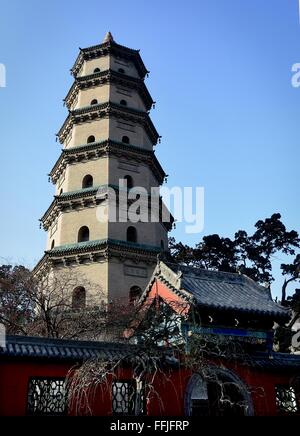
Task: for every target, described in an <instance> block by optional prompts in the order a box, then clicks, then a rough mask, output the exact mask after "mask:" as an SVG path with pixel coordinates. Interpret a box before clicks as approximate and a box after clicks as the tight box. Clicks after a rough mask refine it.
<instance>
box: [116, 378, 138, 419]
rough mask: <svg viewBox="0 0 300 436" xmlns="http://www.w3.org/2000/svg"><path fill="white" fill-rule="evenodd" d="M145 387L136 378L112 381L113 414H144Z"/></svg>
mask: <svg viewBox="0 0 300 436" xmlns="http://www.w3.org/2000/svg"><path fill="white" fill-rule="evenodd" d="M144 406H145V401H144V388H143V386H142V384H141V383H137V382H136V380H126V381H125V380H119V381H115V382H113V383H112V412H113V415H123V416H130V415H131V416H132V415H133V416H136V415H143V414H144V410H145V407H144Z"/></svg>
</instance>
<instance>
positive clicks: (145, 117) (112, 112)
mask: <svg viewBox="0 0 300 436" xmlns="http://www.w3.org/2000/svg"><path fill="white" fill-rule="evenodd" d="M109 116H116V117H119V118H123V119H126V120H127V119H128V120H129V121H132V122H137V123H141V124H143V125H144V127H145V129H146V132H147V134H148V135H149V138H150V140H151V141H152V142H153V144H156V143H157V141H158V139H159V134H158V132H157V130H156V128H155V126H154V124H153V123H152V121H151V119H150V116H149V114H148V113H147V112H143V111H138V110H136V109H132V108H129V107H125V106H122V105H118V104H116V103H112V102H106V103H102V104H98V105H94V106H87V107H84V108H81V109H76V110H74V111H70V113H69V115H68V117H67V119H66V120H65V122H64V124H63V125H62V127H61V128H60V130H59V132H58V133H57V136H58V138H59V140H60V142H61V143H62V142H63V141H64V139H65V137H66V136H67V134H68V131H69V130H70V129H71V128H72V126H73V125H74V124H80V123H84V122H90V121H92V120H95V119H99V118H107V117H109Z"/></svg>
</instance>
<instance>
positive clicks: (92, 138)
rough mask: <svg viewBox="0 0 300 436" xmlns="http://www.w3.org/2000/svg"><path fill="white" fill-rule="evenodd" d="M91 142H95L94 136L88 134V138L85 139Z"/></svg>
mask: <svg viewBox="0 0 300 436" xmlns="http://www.w3.org/2000/svg"><path fill="white" fill-rule="evenodd" d="M92 142H96V138H95V136H93V135H91V136H89V137H88V139H87V143H88V144H91V143H92Z"/></svg>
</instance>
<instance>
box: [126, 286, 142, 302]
mask: <svg viewBox="0 0 300 436" xmlns="http://www.w3.org/2000/svg"><path fill="white" fill-rule="evenodd" d="M141 295H142V290H141V288H140V287H139V286H133V287H132V288H131V289H130V292H129V304H130V305H131V306H135V305H136V304H137V302H138V300H139V299H140V297H141Z"/></svg>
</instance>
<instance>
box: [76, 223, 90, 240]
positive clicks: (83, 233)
mask: <svg viewBox="0 0 300 436" xmlns="http://www.w3.org/2000/svg"><path fill="white" fill-rule="evenodd" d="M89 240H90V230H89V228H88V227H86V226H84V227H81V229H80V230H79V232H78V242H88V241H89Z"/></svg>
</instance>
